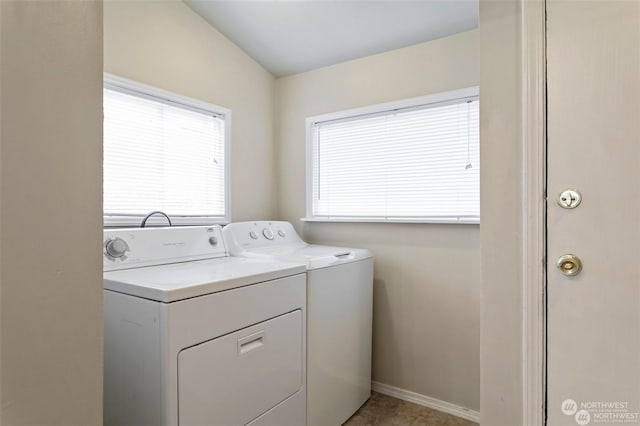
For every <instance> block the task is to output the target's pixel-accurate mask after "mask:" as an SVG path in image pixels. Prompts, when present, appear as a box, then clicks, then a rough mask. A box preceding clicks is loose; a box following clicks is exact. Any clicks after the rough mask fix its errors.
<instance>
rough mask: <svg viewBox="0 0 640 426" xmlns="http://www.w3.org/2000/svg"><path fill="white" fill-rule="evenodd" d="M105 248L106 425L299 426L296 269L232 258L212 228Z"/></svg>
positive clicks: (302, 365)
mask: <svg viewBox="0 0 640 426" xmlns="http://www.w3.org/2000/svg"><path fill="white" fill-rule="evenodd" d="M104 238H105V241H104V243H105V251H104V271H105V272H104V316H105V325H104V423H105V425H127V426H130V425H136V426H139V425H150V426H160V425H171V426H177V425H180V426H187V425H198V426H203V425H207V426H217V425H219V426H233V425H252V426H256V425H273V426H289V425H291V426H297V425H304V424H305V417H306V377H305V375H306V374H305V371H306V353H305V339H306V328H305V321H306V314H305V310H306V308H305V306H306V285H305V274H304V272H305V268H304V266H303V265H300V264H292V263H286V262H280V263H274V262H266V261H260V260H254V259H239V258H233V257H228V256H227V251H226V250H225V246H224V243H223V239H222V233H221V229H220V227H219V226H207V227H205V226H201V227H180V228H145V229H117V230H105V231H104Z"/></svg>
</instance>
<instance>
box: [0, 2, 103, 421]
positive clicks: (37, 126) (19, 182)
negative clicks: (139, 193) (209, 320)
mask: <svg viewBox="0 0 640 426" xmlns="http://www.w3.org/2000/svg"><path fill="white" fill-rule="evenodd" d="M0 10H1V15H2V18H1V19H2V21H1V24H0V28H1V30H0V32H1V46H0V62H1V68H0V78H1V81H0V84H1V87H2V92H1V96H0V105H1V107H0V110H1V112H2V115H1V116H0V120H1V125H0V129H1V130H0V159H1V161H0V171H1V172H0V206H1V209H0V217H1V218H2V220H1V222H0V227H1V238H0V246H1V249H2V251H1V254H2V255H1V256H0V283H1V289H2V300H1V306H0V312H1V318H0V322H1V324H2V327H1V336H2V341H1V348H2V349H1V361H2V362H1V365H0V368H1V374H0V376H1V382H0V386H1V387H2V402H1V407H2V409H1V411H0V423H2V424H3V425H12V426H13V425H27V424H28V425H64V426H70V425H82V426H86V425H100V424H102V272H101V271H102V266H101V265H102V260H101V255H100V252H101V249H100V247H101V241H102V5H101V3H100V2H8V1H2V2H0Z"/></svg>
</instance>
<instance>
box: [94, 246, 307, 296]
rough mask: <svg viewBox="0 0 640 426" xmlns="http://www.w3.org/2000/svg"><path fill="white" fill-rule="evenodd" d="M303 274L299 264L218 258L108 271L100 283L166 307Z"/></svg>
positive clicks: (301, 266) (110, 288)
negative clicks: (192, 298) (199, 297)
mask: <svg viewBox="0 0 640 426" xmlns="http://www.w3.org/2000/svg"><path fill="white" fill-rule="evenodd" d="M304 272H305V266H304V265H302V264H295V263H288V262H281V261H273V260H263V259H246V258H237V257H221V258H217V259H206V260H198V261H193V262H182V263H172V264H169V265H156V266H147V267H141V268H133V269H123V270H118V271H109V272H105V273H104V274H103V279H104V288H105V289H106V290H112V291H116V292H119V293H125V294H130V295H132V296H137V297H142V298H145V299H151V300H157V301H159V302H165V303H168V302H175V301H178V300H183V299H188V298H191V297H197V296H203V295H205V294H210V293H216V292H219V291H223V290H229V289H232V288H236V287H242V286H247V285H251V284H257V283H261V282H264V281H269V280H274V279H277V278H282V277H287V276H291V275H295V274H300V273H304Z"/></svg>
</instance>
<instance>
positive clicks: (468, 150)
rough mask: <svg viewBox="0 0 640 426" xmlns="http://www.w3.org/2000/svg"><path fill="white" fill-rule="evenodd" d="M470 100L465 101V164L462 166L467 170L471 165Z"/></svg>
mask: <svg viewBox="0 0 640 426" xmlns="http://www.w3.org/2000/svg"><path fill="white" fill-rule="evenodd" d="M470 147H471V101H467V165H466V166H464V169H465V170H469V169H470V168H472V167H473V164H471V148H470Z"/></svg>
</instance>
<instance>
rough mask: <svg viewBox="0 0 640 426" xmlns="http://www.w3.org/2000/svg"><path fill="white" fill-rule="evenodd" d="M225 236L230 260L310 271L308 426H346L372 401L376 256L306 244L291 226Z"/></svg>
mask: <svg viewBox="0 0 640 426" xmlns="http://www.w3.org/2000/svg"><path fill="white" fill-rule="evenodd" d="M222 232H223V235H224V238H225V243H226V244H227V248H228V249H229V253H230V254H231V255H232V256H242V257H245V258H254V259H260V258H262V259H271V260H273V261H283V260H285V261H291V262H301V263H304V264H305V265H306V267H307V424H308V425H309V426H338V425H341V424H342V423H344V422H345V421H346V420H347V419H348V418H349V417H351V415H353V413H354V412H355V411H356V410H357V409H358V408H360V406H362V404H364V403H365V401H366V400H367V399H368V398H369V397H370V396H371V328H372V306H373V258H372V256H371V253H370V252H369V251H368V250H364V249H354V248H344V247H330V246H320V245H311V244H307V243H306V242H304V241H303V240H302V239H301V238H300V237H299V236H298V234H297V233H296V231H295V229H294V228H293V226H292V225H291V224H290V223H289V222H276V221H269V222H267V221H264V222H238V223H232V224H229V225H227V226H225V227H224V228H223V230H222Z"/></svg>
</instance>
